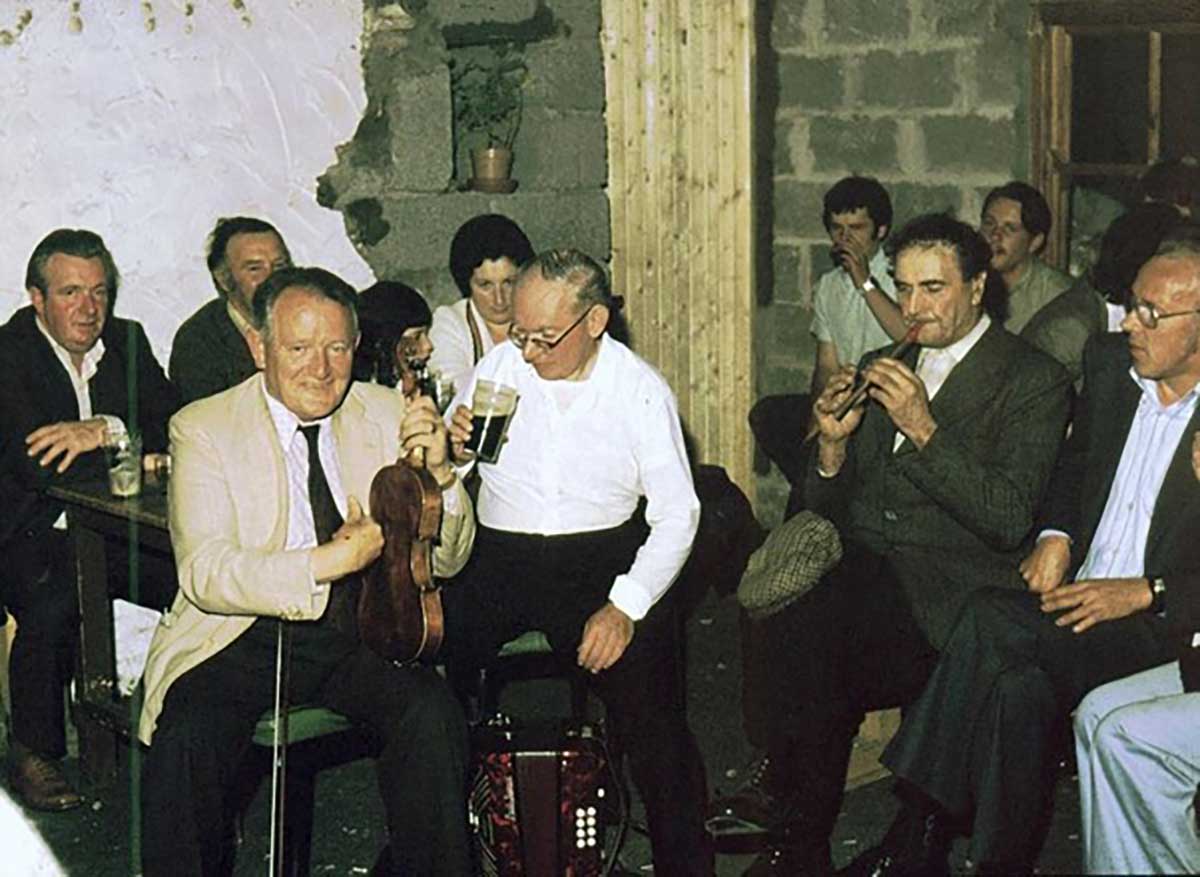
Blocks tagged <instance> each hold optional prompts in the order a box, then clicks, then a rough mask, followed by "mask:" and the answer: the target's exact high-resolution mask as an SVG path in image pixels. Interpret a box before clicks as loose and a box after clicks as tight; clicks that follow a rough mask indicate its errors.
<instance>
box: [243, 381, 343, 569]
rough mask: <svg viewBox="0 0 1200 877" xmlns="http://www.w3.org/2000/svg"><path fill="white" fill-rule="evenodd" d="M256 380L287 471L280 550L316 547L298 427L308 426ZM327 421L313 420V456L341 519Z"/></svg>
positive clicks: (304, 442) (333, 450) (305, 455)
mask: <svg viewBox="0 0 1200 877" xmlns="http://www.w3.org/2000/svg"><path fill="white" fill-rule="evenodd" d="M259 381H261V382H262V391H263V398H265V399H266V400H267V410H268V411H269V412H270V413H271V422H272V423H274V424H275V434H276V435H277V436H279V447H280V448H281V449H282V450H283V462H284V469H286V470H287V479H288V521H287V541H286V542H284V545H283V550H284V551H296V550H299V549H303V548H314V547H315V546H316V544H317V527H316V524H314V523H313V513H312V503H311V502H310V501H309V498H308V441H307V439H305V438H304V435H303V434H302V433H301V432H300V427H301V426H309V425H310V424H308V423H303V422H301V420H300V418H298V417H297V416H296V415H295V414H293V413H292V412H291V411H290V410H288V408H287V406H286V405H284V404H283V403H282V402H280V401H279V400H278V399H276V398H275V397H274V396H272V395H271V394H270V393H268V392H267V386H266V382H265V381H263V380H262V376H261V373H260V375H259ZM329 420H330V418H329V417H326V418H324V419H322V420H318V421H316V422H317V423H319V424H320V425H321V429H320V431H319V432H318V433H317V454H318V455H319V456H320V458H321V468H322V469H324V470H325V481H326V483H327V484H328V485H329V492H330V493H331V494H332V495H333V501H334V504H335V505H337V509H338V512H339V513H340V514H341V516H342V518H343V519H345V517H346V490H345V488H344V487H342V470H341V466H340V465H339V464H338V459H337V448H336V447H335V446H334V443H333V427H332V426H331V425H330V422H329ZM310 574H311V573H310ZM314 584H315V582H314Z"/></svg>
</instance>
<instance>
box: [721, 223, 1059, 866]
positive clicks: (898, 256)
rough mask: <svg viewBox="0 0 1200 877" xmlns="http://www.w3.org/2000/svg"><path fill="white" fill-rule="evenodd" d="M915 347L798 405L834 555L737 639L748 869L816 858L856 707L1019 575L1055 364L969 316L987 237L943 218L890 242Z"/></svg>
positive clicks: (907, 679) (1049, 445) (925, 663)
mask: <svg viewBox="0 0 1200 877" xmlns="http://www.w3.org/2000/svg"><path fill="white" fill-rule="evenodd" d="M892 253H893V260H894V266H895V270H894V274H895V279H896V292H897V298H898V301H899V303H900V308H901V312H902V314H903V315H904V318H905V320H906V322H907V323H908V324H909V326H911V327H915V330H916V333H917V335H916V342H917V344H919V345H920V347H921V348H922V349H921V351H920V355H919V356H918V353H917V351H916V350H915V349H914V350H911V351H910V352H909V354H908V355H905V356H902V357H901V358H899V359H895V358H892V357H890V356H887V355H886V353H885V354H884V355H877V354H872V355H868V358H867V361H866V362H865V364H864V366H863V369H862V379H863V380H865V381H866V382H867V384H868V385H869V386H870V388H871V389H870V391H869V396H870V402H869V403H868V404H866V405H865V407H856V408H854V409H852V410H851V411H849V412H848V413H847V414H846V415H845V417H844V418H842V419H838V418H837V417H836V416H835V414H834V412H835V411H836V410H837V408H838V407H839V405H840V404H841V403H842V402H843V401H844V400H845V399H846V398H847V397H848V396H849V395H850V393H851V392H852V389H851V388H852V386H853V382H854V380H855V375H854V369H853V368H847V369H843V370H842V371H840V372H838V373H836V374H835V375H834V377H833V378H832V379H831V380H830V382H829V383H828V384H827V385H826V388H825V391H824V392H823V393H822V395H821V396H820V397H819V398H818V399H817V402H816V404H815V405H814V407H813V417H814V419H815V421H816V422H817V423H818V425H819V427H820V435H819V437H818V440H817V448H816V453H815V454H814V456H815V458H816V460H815V465H814V467H813V468H812V470H811V471H810V472H809V476H808V483H807V485H806V488H805V497H806V499H807V500H808V502H809V504H810V506H811V507H812V508H813V509H815V510H817V511H819V512H821V513H822V514H824V515H827V516H829V517H831V518H832V519H833V520H834V521H835V522H836V523H837V524H838V528H839V531H840V533H841V536H842V541H843V543H844V546H845V550H844V559H843V560H842V562H841V564H840V565H839V566H838V567H836V568H835V569H834V570H832V571H831V572H830V573H829V574H828V575H827V576H826V577H825V578H824V579H823V580H822V581H821V582H820V583H819V584H818V585H817V586H816V587H814V588H813V589H812V591H810V592H809V593H808V594H806V595H805V596H803V597H802V598H800V599H799V600H797V601H796V602H795V603H793V604H792V605H791V606H789V607H787V608H786V609H784V610H783V611H781V612H779V613H778V614H776V615H774V616H771V617H769V618H767V619H765V620H764V621H762V622H757V623H756V624H755V625H754V627H753V630H752V631H751V636H750V637H749V638H748V639H747V640H746V641H745V642H746V643H747V645H745V646H744V648H748V649H749V651H748V652H747V671H748V680H747V687H746V689H745V705H746V710H747V722H748V724H749V725H750V728H751V730H752V731H753V732H754V733H753V736H755V737H758V738H762V739H766V741H767V749H768V755H769V759H770V762H769V769H768V772H767V777H766V789H765V790H766V791H767V792H769V795H768V798H769V803H770V806H769V807H764V808H758V809H762V810H768V811H769V812H771V813H772V815H773V816H774V817H776V819H777V820H778V825H777V826H775V827H776V829H777V835H778V836H777V838H776V840H777V846H776V848H775V849H772V850H771V851H769V852H767V853H765V854H764V855H763V856H760V858H759V860H758V861H757V862H756V863H755V865H753V866H752V867H751V870H750V871H749V872H747V873H748V874H751V875H754V877H760V875H771V874H778V875H785V874H786V875H793V874H821V873H825V872H827V871H828V870H829V868H830V861H829V849H828V845H829V836H830V833H831V832H832V829H833V826H834V822H835V820H836V819H837V814H838V809H839V807H840V804H841V796H842V788H843V785H844V783H845V777H846V768H847V765H848V763H849V758H850V750H851V744H852V743H853V740H854V736H855V733H856V732H857V730H858V726H859V724H860V723H861V721H862V719H863V716H864V714H865V712H866V711H869V710H874V709H881V708H885V707H893V706H898V705H901V704H904V703H907V702H909V701H910V700H912V699H914V698H916V697H917V695H918V694H919V693H920V691H921V688H922V686H923V685H924V683H925V680H926V679H927V678H928V674H929V673H930V672H931V671H932V669H933V667H934V665H935V663H936V661H937V653H938V650H939V649H941V648H942V646H943V645H944V643H945V641H946V637H947V634H948V632H949V630H950V628H951V627H952V625H953V622H954V619H955V617H956V615H957V614H958V611H959V610H960V608H961V607H962V605H963V603H964V602H965V601H966V599H967V596H968V595H969V594H970V592H971V591H972V590H974V589H976V588H980V587H983V586H985V585H989V584H991V585H1003V586H1008V587H1010V588H1013V589H1016V588H1020V587H1021V584H1022V583H1021V577H1020V575H1019V573H1018V571H1017V564H1018V562H1019V560H1020V557H1021V556H1022V555H1021V548H1022V546H1023V545H1024V544H1025V540H1026V538H1027V536H1028V534H1029V532H1030V530H1031V528H1032V526H1033V522H1034V513H1035V510H1036V509H1037V506H1038V504H1039V503H1040V501H1041V497H1042V494H1043V490H1044V487H1045V484H1046V481H1047V479H1048V477H1049V474H1050V471H1051V470H1052V468H1053V465H1054V459H1055V456H1056V454H1057V451H1058V447H1059V444H1060V442H1061V440H1062V436H1063V433H1064V430H1065V427H1066V420H1067V411H1068V408H1069V404H1070V388H1069V386H1068V384H1069V378H1068V376H1067V374H1066V372H1065V370H1063V369H1062V368H1061V367H1060V366H1059V365H1058V364H1057V363H1055V362H1054V361H1053V360H1051V359H1050V357H1048V356H1045V355H1044V354H1041V353H1039V352H1037V351H1036V350H1034V349H1033V348H1032V347H1031V346H1029V345H1028V344H1026V343H1025V342H1023V341H1021V340H1020V339H1018V338H1016V337H1015V336H1013V335H1012V334H1011V333H1009V332H1008V331H1007V330H1005V329H1004V328H1003V327H1002V326H1001V325H1000V324H999V322H992V320H991V319H990V317H989V316H988V315H987V314H985V313H984V304H983V299H984V286H985V281H986V277H987V272H988V262H989V260H990V258H991V255H992V254H991V250H990V249H989V247H988V245H987V242H986V241H984V240H983V238H982V237H981V236H980V235H979V234H978V232H976V231H975V230H974V229H972V228H970V227H969V226H967V225H965V224H964V223H961V222H958V221H957V220H954V219H951V218H949V217H947V216H942V215H930V216H923V217H919V218H917V219H915V220H913V221H912V222H911V223H909V224H908V225H907V226H905V228H903V229H902V230H901V231H900V232H899V234H897V235H896V236H895V237H894V239H893V241H892Z"/></svg>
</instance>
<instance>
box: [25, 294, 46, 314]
mask: <svg viewBox="0 0 1200 877" xmlns="http://www.w3.org/2000/svg"><path fill="white" fill-rule="evenodd" d="M25 291H26V292H28V293H29V301H30V303H31V304H32V305H33V309H34V310H35V311H36V312H37V315H38V316H39V317H41V318H42V319H43V320H44V319H46V293H44V292H42V291H41V290H40V289H38V288H37V287H36V286H30V287H27V288H26V290H25Z"/></svg>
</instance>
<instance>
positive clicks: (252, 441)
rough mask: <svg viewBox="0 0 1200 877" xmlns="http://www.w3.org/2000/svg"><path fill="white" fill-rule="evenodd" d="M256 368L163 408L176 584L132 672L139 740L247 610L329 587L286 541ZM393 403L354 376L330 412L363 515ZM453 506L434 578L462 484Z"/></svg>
mask: <svg viewBox="0 0 1200 877" xmlns="http://www.w3.org/2000/svg"><path fill="white" fill-rule="evenodd" d="M263 394H264V389H263V385H262V376H261V374H256V375H254V376H253V377H251V378H249V379H247V380H246V381H244V382H242V383H241V384H238V385H237V386H235V387H232V388H230V389H229V390H226V391H225V392H223V393H218V394H217V395H215V396H210V397H208V398H206V399H201V400H199V401H197V402H194V403H192V404H191V405H188V406H187V407H186V408H184V409H183V410H182V411H180V412H179V413H178V414H176V415H175V416H174V417H173V418H171V425H170V433H171V467H172V472H171V481H170V488H169V491H168V504H169V509H170V528H171V544H172V547H173V548H174V551H175V564H176V568H177V571H178V577H179V592H178V594H176V596H175V602H174V603H173V604H172V606H171V608H170V610H169V611H168V612H167V613H166V614H165V615H164V616H163V618H162V620H161V621H160V622H159V625H158V628H157V630H156V631H155V632H154V638H153V640H152V641H151V643H150V652H149V655H148V657H147V659H146V670H145V673H144V674H143V677H142V681H143V684H144V687H145V695H144V699H143V705H142V714H141V721H140V722H139V726H138V738H139V739H140V740H142V742H144V743H147V744H149V743H150V741H151V738H152V737H153V735H154V729H155V725H156V723H157V721H158V715H159V713H160V712H161V711H162V705H163V700H164V698H165V697H166V693H167V690H168V689H169V688H170V687H171V683H173V682H174V681H175V680H176V679H178V678H179V677H180V676H182V675H183V674H184V673H186V672H187V671H188V670H190V669H192V668H193V667H195V666H197V665H198V664H200V663H201V662H202V661H204V660H207V659H208V658H210V657H212V656H213V655H215V654H216V653H217V652H219V651H221V649H223V648H225V647H226V646H228V645H229V644H230V643H231V642H233V641H234V640H235V639H236V638H237V637H238V636H240V635H241V634H242V633H244V632H245V631H246V630H247V629H249V627H250V625H251V624H253V623H254V620H255V619H256V618H257V617H258V616H274V617H280V618H288V619H293V620H306V619H316V618H319V617H320V616H321V614H322V613H323V612H324V611H325V605H326V603H327V602H328V600H329V587H330V586H329V585H327V584H320V583H317V584H316V585H312V584H310V582H311V581H312V576H311V573H310V567H309V553H310V549H301V550H293V551H285V550H284V547H283V546H284V543H285V540H286V538H287V522H288V507H287V501H288V500H287V495H288V493H287V473H286V470H285V468H284V460H283V451H282V449H281V448H280V446H279V439H278V437H277V435H276V432H275V427H274V424H273V423H272V421H271V416H270V413H269V412H268V410H267V405H266V400H265V398H264V395H263ZM403 414H404V401H403V399H402V397H401V396H400V394H399V393H397V392H396V391H395V390H392V389H389V388H386V387H380V386H376V385H374V384H363V383H357V382H356V383H353V384H351V386H350V390H349V391H348V392H347V394H346V398H345V400H344V401H343V402H342V405H341V407H340V408H338V410H337V411H336V412H335V413H334V415H333V421H332V425H333V434H334V443H335V445H336V447H337V455H338V463H339V465H340V467H341V476H342V485H343V487H344V488H345V490H346V493H347V495H352V496H355V497H357V498H358V500H359V501H360V502H361V503H362V504H363V508H364V510H366V511H367V512H368V513H369V512H370V508H369V499H370V487H371V480H372V479H373V478H374V476H375V473H376V472H378V471H379V469H380V468H382V467H383V466H385V465H388V464H389V463H393V462H395V460H396V458H397V456H398V454H399V447H400V420H401V417H402V416H403ZM451 489H452V490H455V491H457V492H458V494H459V496H458V508H459V512H458V513H457V514H453V515H451V514H444V515H443V516H442V530H441V537H440V541H439V544H438V545H437V547H436V548H435V550H434V552H433V567H434V571H435V572H436V574H437V575H438V576H441V577H447V576H452V575H454V574H455V573H456V572H458V571H459V570H460V569H462V567H463V565H464V564H465V563H466V562H467V558H468V556H469V555H470V552H471V546H472V544H473V542H474V539H475V515H474V512H473V510H472V508H471V501H470V499H469V498H468V496H467V494H466V491H464V490H463V488H462V485H461V483H459V482H456V483H455V485H454V486H453V487H452V488H451Z"/></svg>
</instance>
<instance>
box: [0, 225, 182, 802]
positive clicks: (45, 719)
mask: <svg viewBox="0 0 1200 877" xmlns="http://www.w3.org/2000/svg"><path fill="white" fill-rule="evenodd" d="M119 279H120V278H119V274H118V272H117V268H116V266H115V265H114V264H113V260H112V255H111V254H110V253H109V251H108V249H107V248H106V247H105V246H104V242H103V241H102V240H101V239H100V237H99V236H98V235H96V234H95V233H94V232H90V231H84V230H77V229H59V230H57V231H54V232H51V233H50V234H49V235H47V236H46V238H44V239H43V240H42V242H41V243H39V244H38V245H37V247H36V248H35V249H34V251H33V255H32V256H31V257H30V260H29V266H28V269H27V271H26V275H25V285H26V288H27V289H28V291H29V298H30V301H31V304H30V306H28V307H24V308H21V309H20V310H19V311H17V313H16V314H14V315H13V317H12V318H11V319H10V320H9V321H8V322H7V323H6V324H4V326H2V327H0V374H3V375H4V381H3V382H2V383H0V508H3V509H4V515H3V517H2V518H0V557H4V559H5V564H6V570H5V575H4V576H3V577H0V583H2V584H0V588H2V590H0V596H2V597H3V600H4V604H5V606H6V607H7V608H8V610H9V611H10V612H12V614H13V615H14V616H16V619H17V625H18V629H17V635H16V638H15V639H14V641H13V646H12V656H11V658H10V662H9V676H10V690H11V698H12V743H11V746H10V751H9V784H10V786H11V787H12V789H13V791H14V792H15V793H16V795H17V796H18V797H19V798H20V799H21V801H22V802H23V803H24V804H25V805H26V806H28V807H33V808H36V809H41V810H66V809H69V808H71V807H75V806H78V805H79V803H80V797H79V795H78V793H77V792H76V791H75V790H74V789H73V788H72V787H71V785H70V784H69V783H68V781H67V779H66V777H65V776H64V775H63V773H62V770H61V767H60V765H59V763H58V759H61V758H62V757H63V756H64V755H65V754H66V735H65V732H64V728H63V686H64V684H65V683H66V681H67V679H68V678H69V677H70V674H71V670H72V666H73V654H74V646H75V642H76V638H77V631H78V613H79V610H78V598H77V593H76V588H75V576H74V564H73V558H72V554H71V551H70V550H69V549H70V546H69V544H68V542H67V539H66V531H65V529H64V527H65V516H64V514H63V505H62V503H61V502H59V501H58V500H55V499H54V498H52V497H50V496H49V495H48V494H47V490H48V489H49V488H50V487H53V486H54V485H57V484H63V483H70V482H73V481H87V480H99V479H105V478H106V465H105V455H104V448H105V447H107V446H110V445H113V444H115V443H116V442H117V441H118V440H119V439H120V438H121V437H122V436H123V435H124V434H126V433H132V432H140V433H141V435H142V437H143V441H144V443H145V448H146V449H147V450H148V451H150V452H161V451H165V450H166V444H167V441H166V424H167V419H168V418H169V417H170V415H171V414H172V412H173V411H174V410H175V408H176V407H177V406H176V396H175V392H174V390H173V388H172V387H171V385H170V384H169V383H168V382H167V378H166V375H164V374H163V371H162V368H161V367H160V366H159V364H158V363H157V362H156V361H155V359H154V354H153V352H152V351H151V349H150V344H149V342H148V341H147V340H146V335H145V333H144V332H143V331H142V327H141V326H140V325H138V324H137V323H135V322H132V321H129V320H122V319H119V318H117V317H114V316H112V307H113V302H114V300H115V298H116V293H117V285H118V283H119Z"/></svg>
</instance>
